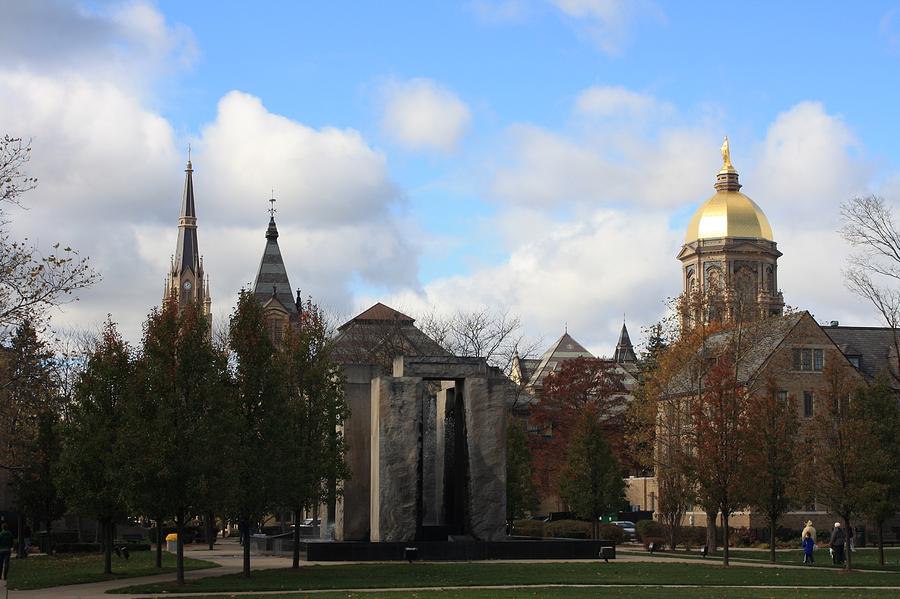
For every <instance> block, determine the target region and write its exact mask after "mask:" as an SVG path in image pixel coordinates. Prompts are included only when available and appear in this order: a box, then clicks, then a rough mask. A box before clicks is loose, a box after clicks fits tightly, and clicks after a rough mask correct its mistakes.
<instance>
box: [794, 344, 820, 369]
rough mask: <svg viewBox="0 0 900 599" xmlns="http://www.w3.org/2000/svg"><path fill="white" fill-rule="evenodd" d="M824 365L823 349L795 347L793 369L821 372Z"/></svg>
mask: <svg viewBox="0 0 900 599" xmlns="http://www.w3.org/2000/svg"><path fill="white" fill-rule="evenodd" d="M824 366H825V350H822V349H808V348H795V349H794V370H806V371H814V372H822V368H823V367H824Z"/></svg>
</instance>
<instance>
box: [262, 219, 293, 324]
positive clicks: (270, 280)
mask: <svg viewBox="0 0 900 599" xmlns="http://www.w3.org/2000/svg"><path fill="white" fill-rule="evenodd" d="M253 295H254V296H256V299H257V300H259V302H260V303H262V304H265V303H266V302H268V301H269V300H270V299H272V297H273V296H274V297H275V299H277V300H278V302H279V303H280V304H281V305H282V306H284V309H285V310H287V312H288V314H289V315H290V317H291V318H294V317H296V316H297V314H298V313H297V304H296V303H295V301H294V294H293V292H292V291H291V282H290V280H289V279H288V275H287V270H286V269H285V267H284V260H283V259H282V257H281V249H280V248H279V247H278V228H277V227H276V226H275V217H274V216H273V217H271V218H270V219H269V227H268V228H267V229H266V247H265V249H264V250H263V255H262V259H261V260H260V261H259V271H257V273H256V281H255V282H254V283H253Z"/></svg>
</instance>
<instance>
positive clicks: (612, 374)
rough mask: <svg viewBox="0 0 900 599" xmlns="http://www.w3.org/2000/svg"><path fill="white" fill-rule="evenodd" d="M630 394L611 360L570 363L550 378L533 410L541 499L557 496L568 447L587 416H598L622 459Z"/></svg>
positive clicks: (563, 364) (553, 373) (535, 467)
mask: <svg viewBox="0 0 900 599" xmlns="http://www.w3.org/2000/svg"><path fill="white" fill-rule="evenodd" d="M626 393H627V391H626V390H625V387H624V386H623V384H622V376H621V374H619V373H617V372H616V370H615V364H614V363H612V362H610V361H608V360H601V359H597V358H575V359H572V360H566V361H565V362H563V363H562V364H561V365H560V367H559V370H556V371H554V372H552V373H550V374H549V375H548V376H547V378H546V379H545V380H544V386H543V390H542V393H541V398H540V402H539V403H538V404H537V405H536V406H535V407H534V409H533V410H532V428H533V429H536V431H535V433H536V434H532V436H531V447H532V452H533V455H534V475H535V485H536V486H537V488H538V490H539V493H540V494H541V495H542V496H544V497H547V496H553V495H556V494H558V493H559V491H560V483H561V480H560V474H561V473H562V472H563V470H564V468H565V465H566V462H567V459H568V454H569V445H570V443H571V441H572V438H573V435H574V434H575V430H576V427H577V424H578V422H579V421H580V420H581V419H582V418H583V417H584V416H585V414H588V413H590V414H593V415H594V416H595V418H596V420H597V422H598V423H599V426H600V427H601V429H602V430H603V433H604V435H605V436H606V439H607V441H608V442H609V444H610V446H611V447H612V451H613V455H615V456H616V457H617V459H618V458H620V456H621V455H622V441H623V418H624V410H625V395H626Z"/></svg>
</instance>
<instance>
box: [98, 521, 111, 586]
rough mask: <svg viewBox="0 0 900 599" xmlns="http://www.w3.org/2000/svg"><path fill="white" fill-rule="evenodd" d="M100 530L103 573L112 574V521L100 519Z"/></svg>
mask: <svg viewBox="0 0 900 599" xmlns="http://www.w3.org/2000/svg"><path fill="white" fill-rule="evenodd" d="M100 530H102V531H103V532H102V533H101V534H102V535H103V573H104V574H112V541H113V539H112V522H111V521H110V520H103V521H101V522H100Z"/></svg>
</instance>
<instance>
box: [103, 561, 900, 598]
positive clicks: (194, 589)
mask: <svg viewBox="0 0 900 599" xmlns="http://www.w3.org/2000/svg"><path fill="white" fill-rule="evenodd" d="M504 584H510V585H534V584H626V585H628V584H631V585H635V584H637V585H640V584H659V585H671V584H696V585H705V586H710V585H776V586H791V585H797V586H815V585H823V586H831V585H847V586H892V587H893V586H896V587H898V588H900V576H896V575H894V574H893V573H876V572H852V573H849V574H848V573H844V572H841V571H837V570H825V569H812V568H809V569H799V568H798V569H787V568H785V569H773V568H754V567H750V566H740V567H733V568H722V567H720V566H716V565H706V564H704V565H703V566H699V565H698V564H684V563H634V562H633V563H616V562H611V563H609V564H603V563H598V562H577V563H576V562H565V563H497V562H469V563H440V562H439V563H434V562H431V563H416V564H405V563H387V564H386V563H371V564H369V563H367V564H348V565H335V566H306V567H302V568H301V569H300V570H290V569H276V570H260V571H255V572H253V573H252V576H251V577H250V578H249V579H247V578H243V577H242V576H240V575H239V574H229V575H225V576H214V577H204V578H201V579H196V580H189V581H187V583H186V584H185V585H184V586H181V587H179V586H177V585H176V584H175V583H157V584H144V585H134V586H130V587H125V588H120V589H116V590H114V591H110V592H114V593H140V594H144V593H178V594H184V593H208V594H212V593H229V592H240V591H296V590H314V589H339V588H346V589H359V588H386V587H388V588H389V587H399V588H403V587H419V586H435V587H437V586H472V585H504ZM894 594H895V595H896V594H897V593H894Z"/></svg>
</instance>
